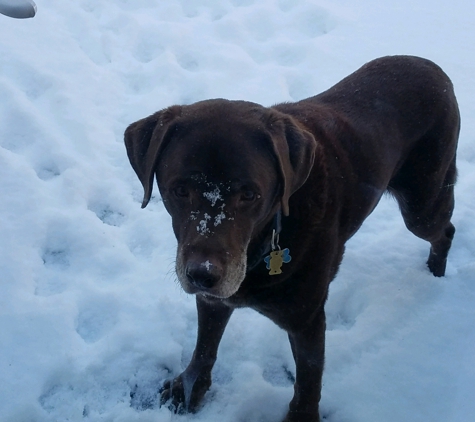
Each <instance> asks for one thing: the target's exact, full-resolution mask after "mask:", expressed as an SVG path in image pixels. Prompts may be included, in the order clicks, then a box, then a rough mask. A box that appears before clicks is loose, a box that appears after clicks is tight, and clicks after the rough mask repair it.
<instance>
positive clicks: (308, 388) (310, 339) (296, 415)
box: [283, 309, 325, 422]
mask: <svg viewBox="0 0 475 422" xmlns="http://www.w3.org/2000/svg"><path fill="white" fill-rule="evenodd" d="M289 340H290V345H291V347H292V353H293V355H294V359H295V365H296V377H295V384H294V397H293V398H292V401H291V402H290V404H289V412H288V413H287V416H286V417H285V419H284V421H283V422H319V421H320V417H319V413H318V403H319V401H320V396H321V389H322V373H323V364H324V353H325V311H324V310H323V309H322V310H320V311H319V312H318V313H317V314H316V315H315V316H314V317H313V318H312V320H311V321H305V326H304V327H302V328H301V329H299V330H298V331H294V332H289Z"/></svg>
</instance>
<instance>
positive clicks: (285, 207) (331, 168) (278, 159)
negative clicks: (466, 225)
mask: <svg viewBox="0 0 475 422" xmlns="http://www.w3.org/2000/svg"><path fill="white" fill-rule="evenodd" d="M459 127H460V118H459V112H458V108H457V102H456V99H455V95H454V92H453V87H452V84H451V82H450V80H449V78H448V77H447V76H446V75H445V73H444V72H443V71H442V70H441V69H440V68H439V67H438V66H436V65H435V64H434V63H432V62H430V61H428V60H424V59H421V58H417V57H408V56H394V57H385V58H381V59H377V60H374V61H372V62H370V63H368V64H366V65H365V66H363V67H362V68H361V69H359V70H358V71H356V72H355V73H353V74H352V75H350V76H348V77H347V78H345V79H344V80H343V81H341V82H340V83H338V84H337V85H335V86H334V87H332V88H330V89H329V90H328V91H326V92H324V93H322V94H320V95H317V96H315V97H312V98H308V99H305V100H302V101H299V102H297V103H284V104H279V105H276V106H274V107H270V108H265V107H262V106H260V105H257V104H253V103H248V102H243V101H227V100H221V99H218V100H209V101H203V102H199V103H196V104H192V105H188V106H173V107H170V108H167V109H165V110H162V111H159V112H157V113H155V114H154V115H152V116H150V117H147V118H145V119H143V120H140V121H138V122H136V123H133V124H132V125H130V126H129V127H128V128H127V130H126V133H125V142H126V146H127V153H128V156H129V159H130V161H131V164H132V166H133V168H134V170H135V171H136V173H137V175H138V177H139V179H140V180H141V182H142V184H143V186H144V190H145V197H144V202H143V205H142V206H146V205H147V203H148V201H149V199H150V196H151V193H152V185H153V179H154V177H156V179H157V182H158V187H159V189H160V193H161V195H162V197H163V201H164V204H165V206H166V208H167V210H168V211H169V213H170V214H171V216H172V221H173V229H174V232H175V235H176V237H177V240H178V252H177V275H178V279H179V280H180V282H181V284H182V286H183V288H184V290H185V291H186V292H188V293H194V294H196V302H197V308H198V339H197V344H196V349H195V352H194V354H193V357H192V359H191V362H190V364H189V366H188V367H187V368H186V369H185V371H184V372H183V373H182V374H181V375H180V376H178V377H177V378H175V379H174V380H170V381H168V382H166V383H165V385H164V388H163V390H162V392H161V395H162V397H161V398H162V402H166V401H169V400H171V403H173V404H174V405H175V406H176V407H179V406H181V407H182V408H183V409H184V410H189V411H193V410H195V409H196V408H197V407H198V406H199V403H200V401H201V399H202V398H203V396H204V394H205V393H206V391H207V390H208V389H209V387H210V385H211V370H212V367H213V364H214V362H215V360H216V355H217V349H218V345H219V342H220V339H221V336H222V334H223V332H224V329H225V327H226V323H227V322H228V320H229V317H230V316H231V314H232V312H233V309H234V308H236V307H242V306H248V307H251V308H253V309H255V310H257V311H258V312H260V313H261V314H263V315H265V316H267V317H269V318H270V319H271V320H273V321H274V322H275V323H276V324H278V325H279V326H280V327H282V328H283V329H284V330H286V331H287V332H288V334H289V339H290V344H291V347H292V352H293V355H294V358H295V362H296V381H295V386H294V390H295V392H294V397H293V399H292V401H291V402H290V405H289V411H288V414H287V416H286V417H285V421H286V422H291V421H292V422H297V421H299V422H317V421H318V420H319V414H318V404H319V400H320V390H321V378H322V371H323V362H324V343H325V313H324V304H325V300H326V298H327V293H328V286H329V283H330V281H331V280H332V279H333V278H334V277H335V275H336V273H337V271H338V267H339V265H340V262H341V260H342V257H343V252H344V247H345V246H344V245H345V242H346V241H347V240H348V239H349V238H350V237H351V236H352V235H353V234H354V233H355V232H356V231H357V230H358V228H359V227H360V225H361V224H362V222H363V220H364V219H365V218H366V217H367V216H368V215H369V214H370V213H371V212H372V211H373V209H374V207H375V206H376V204H377V203H378V201H379V199H380V198H381V196H382V194H383V193H384V192H385V191H389V192H391V193H392V194H393V195H394V196H395V197H396V199H397V201H398V203H399V206H400V209H401V212H402V215H403V217H404V221H405V223H406V226H407V228H408V229H409V230H410V231H411V232H413V233H414V234H415V235H416V236H418V237H420V238H422V239H425V240H427V241H428V242H430V244H431V250H430V254H429V259H428V267H429V270H430V271H431V272H432V273H433V274H434V275H435V276H443V275H444V273H445V266H446V259H447V254H448V251H449V248H450V245H451V241H452V238H453V235H454V232H455V229H454V226H453V225H452V224H451V222H450V218H451V215H452V211H453V206H454V195H453V190H454V183H455V179H456V167H455V153H456V146H457V139H458V134H459ZM279 210H282V213H283V214H284V216H285V217H284V218H283V221H282V231H281V234H280V245H281V246H282V247H285V248H289V249H290V254H291V256H292V261H291V262H290V263H288V264H284V267H283V273H282V274H280V275H274V276H271V275H269V274H268V270H267V269H266V266H265V264H264V262H263V261H262V254H263V250H265V249H269V248H268V247H267V248H266V246H267V245H268V244H270V239H271V233H272V228H273V227H274V221H275V218H274V217H275V216H276V214H277V213H278V211H279Z"/></svg>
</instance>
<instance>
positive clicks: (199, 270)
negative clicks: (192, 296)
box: [186, 261, 221, 290]
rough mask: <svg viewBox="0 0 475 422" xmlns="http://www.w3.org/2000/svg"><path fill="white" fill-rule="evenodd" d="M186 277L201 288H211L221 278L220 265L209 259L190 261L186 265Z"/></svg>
mask: <svg viewBox="0 0 475 422" xmlns="http://www.w3.org/2000/svg"><path fill="white" fill-rule="evenodd" d="M186 277H187V279H188V281H189V282H190V283H191V284H192V285H193V286H195V287H197V288H198V289H201V290H206V289H211V288H213V287H215V286H216V284H218V282H219V281H220V280H221V271H220V269H219V267H217V266H216V265H213V264H212V263H210V262H209V261H206V262H201V263H197V262H189V263H188V264H187V266H186Z"/></svg>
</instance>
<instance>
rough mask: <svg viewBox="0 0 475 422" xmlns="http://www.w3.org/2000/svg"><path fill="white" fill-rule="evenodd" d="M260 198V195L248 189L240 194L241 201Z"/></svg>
mask: <svg viewBox="0 0 475 422" xmlns="http://www.w3.org/2000/svg"><path fill="white" fill-rule="evenodd" d="M260 197H261V195H259V194H257V193H256V192H254V191H252V190H250V189H246V190H244V191H243V192H242V193H241V201H254V200H256V199H259V198H260Z"/></svg>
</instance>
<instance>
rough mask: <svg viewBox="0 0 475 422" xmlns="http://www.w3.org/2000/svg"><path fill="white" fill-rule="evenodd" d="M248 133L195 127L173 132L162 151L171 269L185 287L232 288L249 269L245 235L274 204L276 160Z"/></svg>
mask: <svg viewBox="0 0 475 422" xmlns="http://www.w3.org/2000/svg"><path fill="white" fill-rule="evenodd" d="M233 135H234V136H233ZM252 137H253V134H250V133H242V130H239V128H237V133H236V132H235V133H234V134H233V133H229V132H227V131H226V132H225V133H219V134H218V133H210V131H208V130H205V129H204V128H201V127H198V128H195V129H194V130H191V131H189V133H187V134H183V135H177V136H176V138H177V139H171V140H170V143H169V145H168V147H167V148H166V150H165V151H164V152H163V156H162V157H161V158H160V161H159V166H158V169H157V180H159V186H160V192H161V194H162V197H163V201H164V204H165V206H166V208H167V210H168V211H169V213H170V214H171V216H172V222H173V229H174V232H175V235H176V237H177V239H178V251H177V259H176V272H177V276H178V279H179V281H180V283H181V285H182V287H183V289H184V290H185V291H186V292H188V293H204V294H207V295H211V296H216V297H221V298H227V297H229V296H231V295H233V294H234V293H235V292H236V291H237V290H238V289H239V286H240V284H241V282H242V281H243V279H244V277H245V275H246V266H247V249H248V245H249V242H250V241H251V239H252V237H253V235H254V234H255V233H256V232H258V231H259V230H262V228H263V226H264V225H265V224H266V223H268V222H269V220H270V219H272V217H273V215H274V213H275V210H276V208H278V207H279V201H278V200H276V198H277V192H278V186H279V183H278V173H277V167H276V164H275V162H273V160H272V157H271V155H270V154H269V153H266V151H265V149H264V147H263V146H262V145H261V146H259V143H258V142H255V141H258V140H257V139H252ZM257 157H258V158H257Z"/></svg>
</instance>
